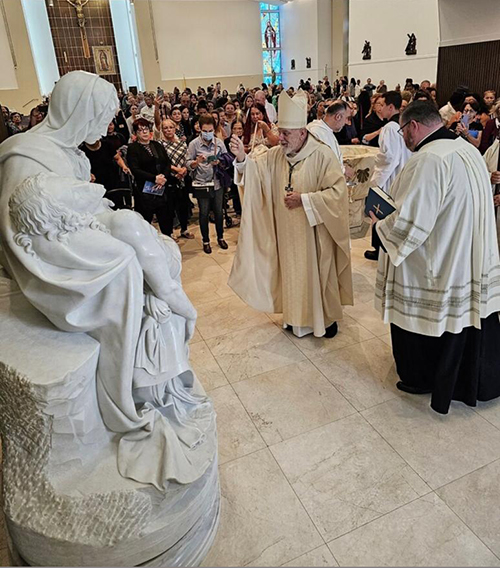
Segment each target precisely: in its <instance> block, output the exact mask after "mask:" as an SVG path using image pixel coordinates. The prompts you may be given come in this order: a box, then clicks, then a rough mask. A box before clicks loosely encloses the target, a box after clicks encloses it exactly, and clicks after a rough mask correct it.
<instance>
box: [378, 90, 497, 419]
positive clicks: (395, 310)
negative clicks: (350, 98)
mask: <svg viewBox="0 0 500 568" xmlns="http://www.w3.org/2000/svg"><path fill="white" fill-rule="evenodd" d="M400 124H401V127H400V130H401V132H402V134H403V137H404V140H405V143H406V145H407V147H408V148H409V149H410V150H411V151H414V152H415V154H414V155H413V156H412V157H411V158H410V160H409V161H408V163H407V164H406V166H405V167H404V169H403V171H402V172H401V173H400V175H399V176H398V178H397V179H396V181H395V182H394V184H393V185H392V188H391V195H392V198H393V199H394V203H395V207H396V210H395V211H394V212H393V213H391V214H389V215H388V216H387V217H385V218H384V219H382V220H377V217H376V215H375V214H374V213H373V212H370V216H371V217H372V220H373V221H374V222H375V230H376V231H377V234H378V236H379V237H380V240H381V243H382V247H383V251H384V252H382V250H381V253H380V258H379V265H378V272H377V284H376V299H375V304H376V307H377V308H378V310H379V311H380V313H381V315H382V318H383V320H384V321H385V322H386V323H390V324H391V337H392V348H393V354H394V359H395V361H396V368H397V372H398V375H399V377H400V379H401V380H400V381H399V382H398V383H397V385H396V386H397V387H398V388H399V389H400V390H402V391H405V392H407V393H411V394H424V393H431V394H432V397H431V407H432V408H433V409H434V410H435V411H436V412H439V413H442V414H446V413H447V412H448V410H449V406H450V403H451V401H452V400H457V401H461V402H464V403H465V404H467V405H469V406H476V401H478V400H479V401H486V400H491V399H493V398H496V397H498V396H500V348H499V346H500V321H499V314H498V312H499V311H500V259H499V252H498V246H497V239H496V228H495V218H494V210H493V200H492V198H491V185H490V176H489V174H488V171H487V169H486V165H485V163H484V161H483V159H482V157H481V155H480V154H479V152H478V151H477V150H476V148H474V147H473V146H472V144H469V143H467V142H466V141H464V140H462V139H461V138H458V139H456V140H453V139H451V138H450V136H451V135H450V133H449V131H448V130H447V129H446V128H444V127H443V123H442V119H441V116H440V115H439V112H438V111H437V109H436V108H435V106H434V105H433V104H432V103H429V102H427V101H415V102H413V103H412V104H410V105H409V106H408V107H407V108H406V109H405V110H404V112H403V113H402V115H401V119H400Z"/></svg>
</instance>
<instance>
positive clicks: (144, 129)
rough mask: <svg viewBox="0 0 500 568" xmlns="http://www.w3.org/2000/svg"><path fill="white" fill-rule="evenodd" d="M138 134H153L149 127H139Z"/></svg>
mask: <svg viewBox="0 0 500 568" xmlns="http://www.w3.org/2000/svg"><path fill="white" fill-rule="evenodd" d="M137 132H151V129H150V128H148V127H147V126H139V128H138V129H137Z"/></svg>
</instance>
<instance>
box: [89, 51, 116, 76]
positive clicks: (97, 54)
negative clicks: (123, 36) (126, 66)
mask: <svg viewBox="0 0 500 568" xmlns="http://www.w3.org/2000/svg"><path fill="white" fill-rule="evenodd" d="M92 52H93V54H94V64H95V72H96V73H97V75H115V74H116V69H115V58H114V56H113V48H112V46H110V45H98V46H97V47H96V46H94V47H92Z"/></svg>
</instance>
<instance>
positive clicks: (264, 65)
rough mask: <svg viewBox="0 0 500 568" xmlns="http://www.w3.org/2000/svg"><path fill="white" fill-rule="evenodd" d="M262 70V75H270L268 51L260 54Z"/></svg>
mask: <svg viewBox="0 0 500 568" xmlns="http://www.w3.org/2000/svg"><path fill="white" fill-rule="evenodd" d="M262 69H263V71H264V75H270V74H271V73H272V71H273V63H272V58H271V52H270V51H264V52H262Z"/></svg>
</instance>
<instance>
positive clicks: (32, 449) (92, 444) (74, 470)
mask: <svg viewBox="0 0 500 568" xmlns="http://www.w3.org/2000/svg"><path fill="white" fill-rule="evenodd" d="M98 355H99V344H98V343H97V342H96V341H94V340H93V339H91V338H90V337H88V336H87V335H85V334H77V333H63V332H61V331H58V330H57V329H55V328H54V327H53V326H52V325H51V324H50V322H48V320H47V319H46V318H45V317H44V316H43V315H42V314H40V313H39V312H38V311H37V310H35V309H34V308H33V307H32V306H31V305H30V304H29V302H28V301H27V300H26V299H25V298H24V296H23V295H22V294H21V293H20V292H19V290H17V287H16V284H15V283H14V282H13V281H11V280H9V279H6V278H1V277H0V433H1V436H2V443H3V496H4V513H5V520H6V527H7V530H8V533H9V536H10V539H11V541H12V546H13V548H14V549H15V550H14V551H13V553H14V556H15V555H16V553H18V554H19V556H21V557H22V558H23V559H24V560H25V561H26V563H28V564H31V565H41V566H139V565H141V566H142V565H143V566H196V565H197V564H199V563H200V562H201V561H202V559H203V557H204V556H205V554H206V553H207V552H208V549H209V548H210V545H211V543H212V541H213V538H214V537H215V532H216V530H217V523H218V519H219V506H220V494H219V480H218V471H217V459H216V457H214V461H213V462H212V464H211V465H210V467H209V469H208V470H207V471H206V472H205V474H204V475H203V476H202V477H201V478H200V479H198V480H197V481H195V482H194V483H191V484H189V485H180V484H177V483H170V484H169V485H168V487H167V490H166V492H165V493H162V492H159V491H158V490H156V489H155V488H154V487H153V486H151V485H145V484H141V483H138V482H135V481H133V480H131V479H125V478H123V477H122V476H121V475H120V474H119V472H118V469H117V465H116V464H117V442H118V436H117V435H115V434H113V433H111V432H109V431H108V430H107V429H106V428H105V426H104V424H103V422H102V419H101V417H100V414H99V413H98V412H95V409H96V408H97V395H96V388H95V372H96V365H97V360H98ZM196 388H197V389H198V392H202V387H201V385H199V383H197V384H196ZM207 438H208V442H209V443H212V444H214V445H216V425H215V416H214V420H213V424H212V425H211V428H210V430H209V431H208V432H207Z"/></svg>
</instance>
